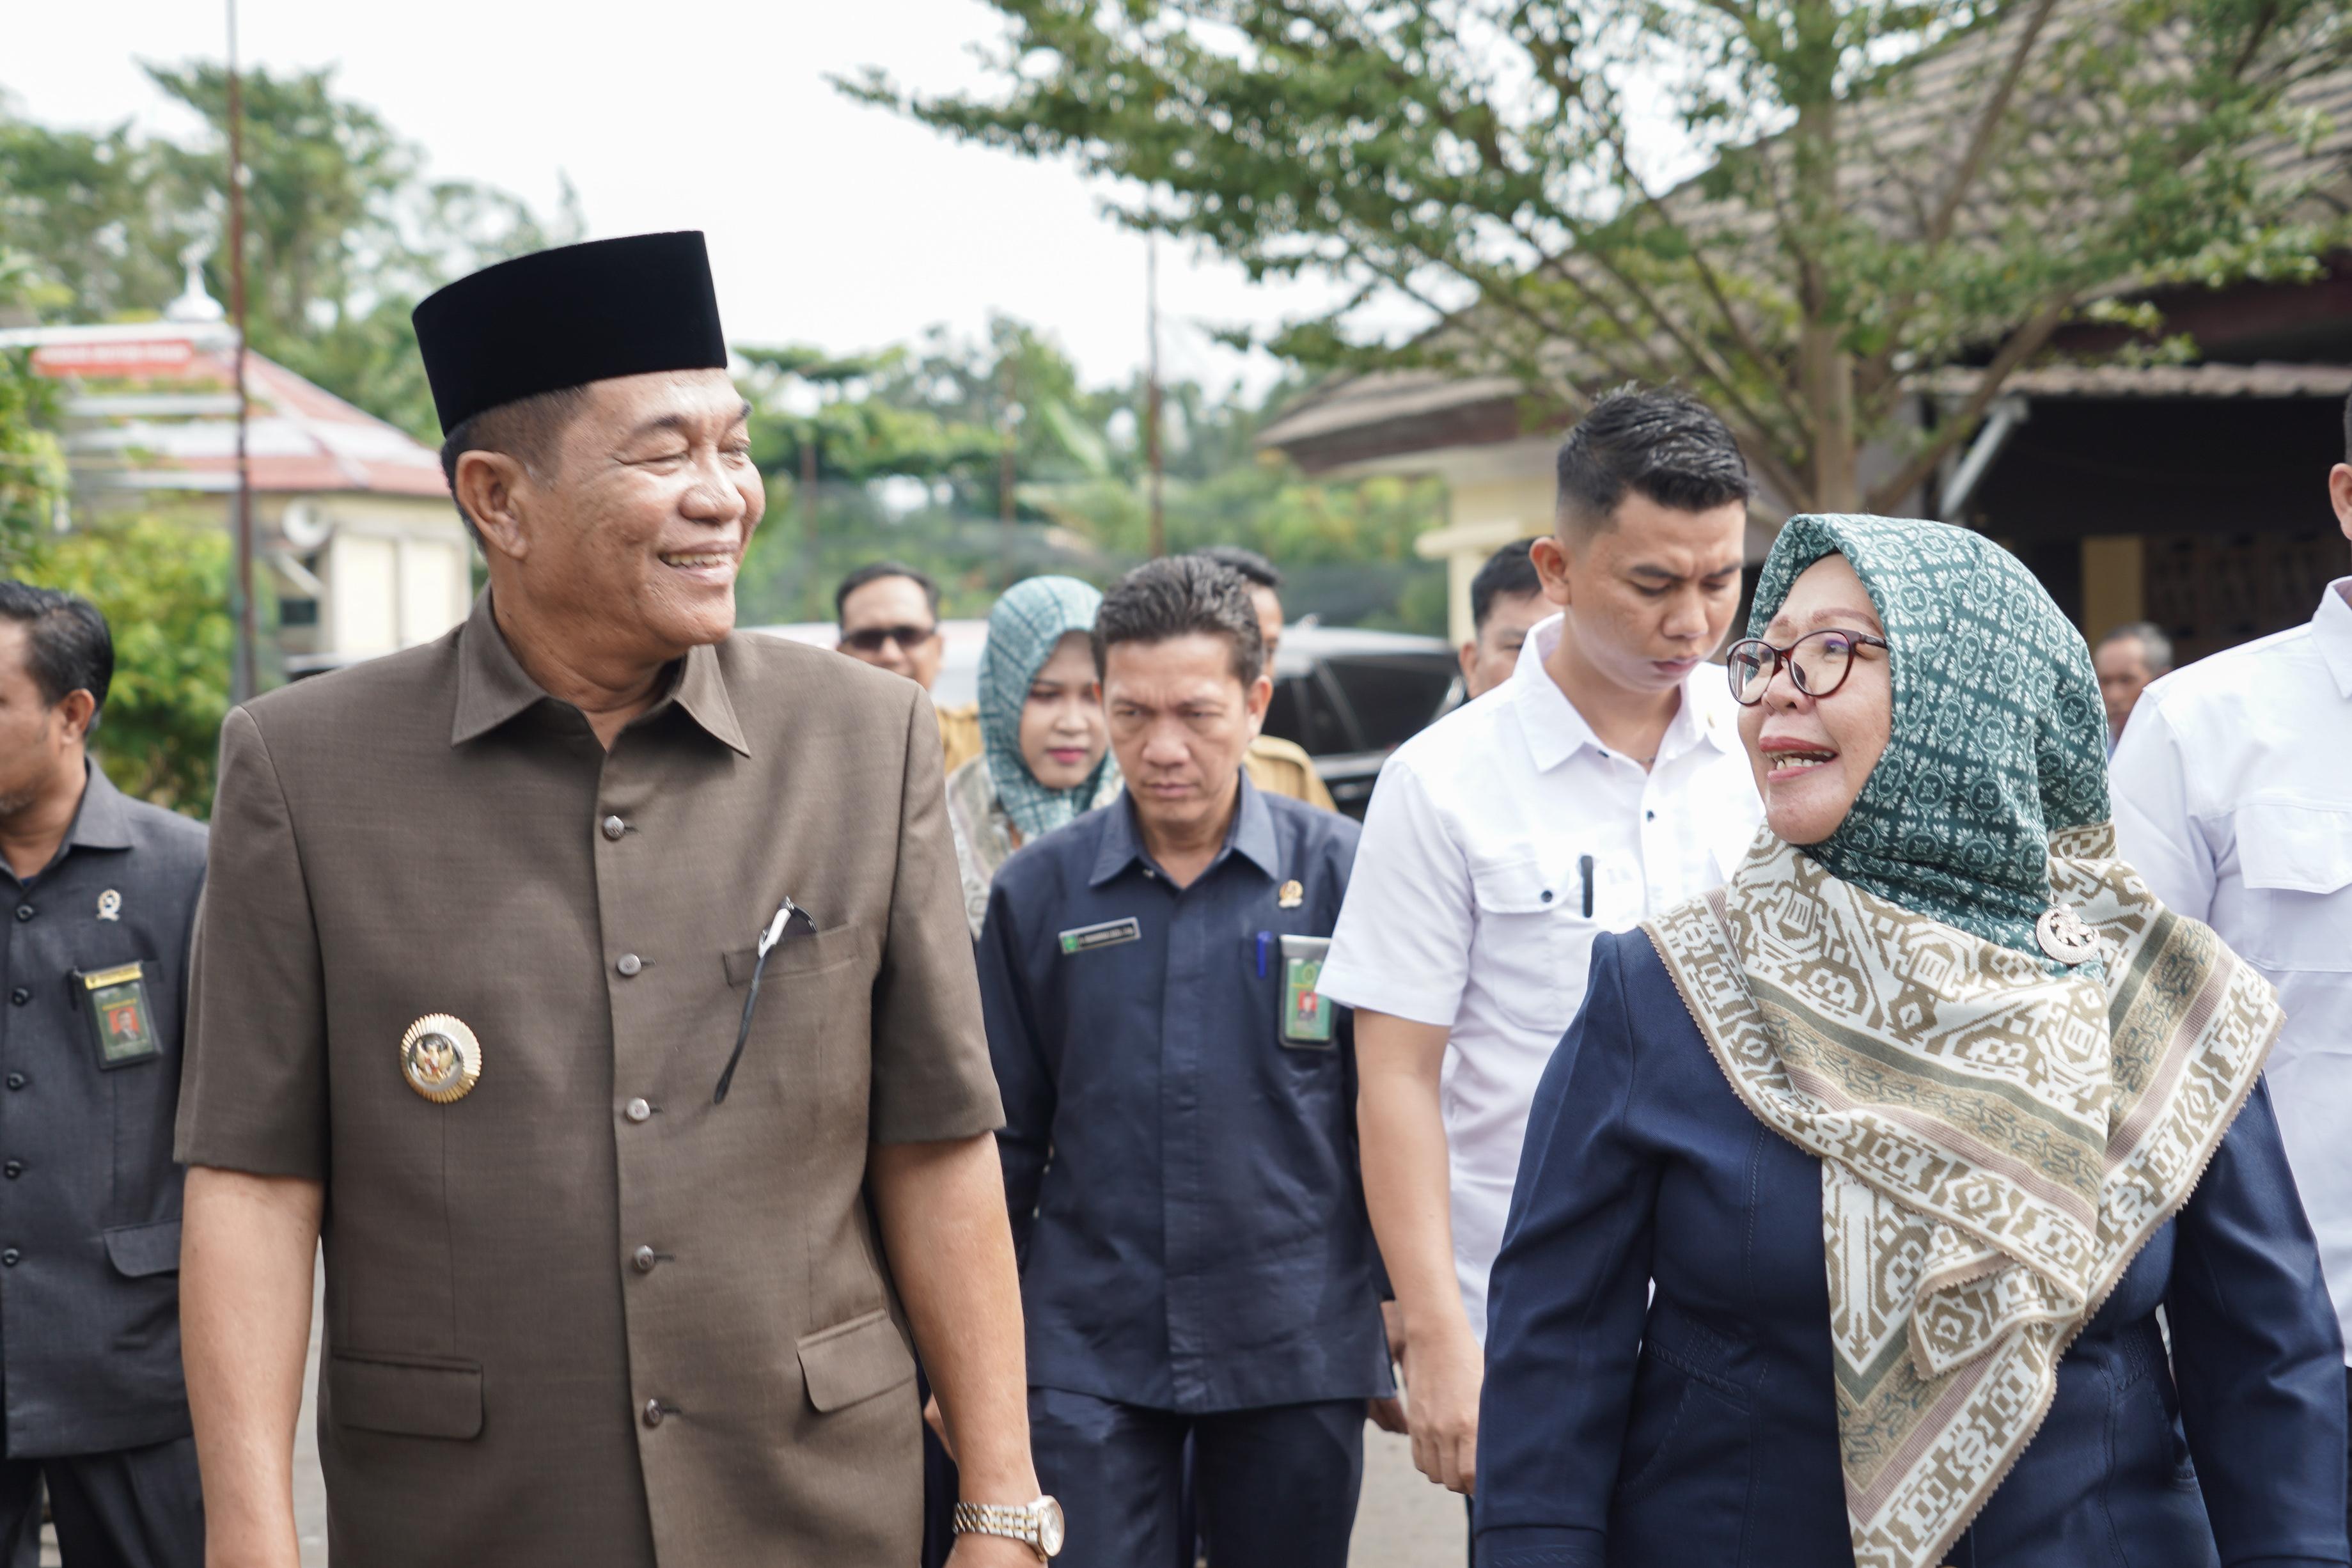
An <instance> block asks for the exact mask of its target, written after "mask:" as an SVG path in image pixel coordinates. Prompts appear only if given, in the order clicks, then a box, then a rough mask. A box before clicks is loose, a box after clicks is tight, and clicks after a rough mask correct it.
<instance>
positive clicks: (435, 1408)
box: [327, 1354, 482, 1437]
mask: <svg viewBox="0 0 2352 1568" xmlns="http://www.w3.org/2000/svg"><path fill="white" fill-rule="evenodd" d="M327 1409H328V1412H329V1414H330V1415H331V1419H332V1420H333V1421H334V1423H335V1424H336V1425H337V1426H354V1427H357V1428H359V1429H360V1430H362V1431H365V1432H392V1433H396V1434H398V1435H399V1436H404V1437H478V1436H481V1433H482V1369H481V1368H480V1367H479V1366H478V1365H476V1364H475V1363H472V1362H466V1361H422V1360H416V1359H413V1358H403V1359H400V1360H397V1361H394V1360H389V1359H385V1358H383V1357H376V1356H363V1355H342V1354H337V1355H335V1356H334V1357H332V1358H331V1360H330V1362H329V1363H328V1367H327Z"/></svg>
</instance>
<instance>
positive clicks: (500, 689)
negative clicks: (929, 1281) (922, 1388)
mask: <svg viewBox="0 0 2352 1568" xmlns="http://www.w3.org/2000/svg"><path fill="white" fill-rule="evenodd" d="M929 708H930V702H929V699H928V698H926V697H925V696H924V694H923V693H922V691H921V689H919V688H918V687H917V686H915V685H914V684H913V683H912V682H911V681H907V680H903V679H897V678H894V677H891V676H889V675H887V674H885V673H883V672H881V671H879V670H876V669H873V668H869V667H867V666H865V665H862V664H859V663H858V662H856V660H855V659H846V658H839V657H838V656H836V655H834V654H832V653H830V652H827V651H824V650H818V649H812V648H803V647H798V646H796V645H793V644H791V643H786V642H782V641H779V640H772V639H768V638H761V637H733V638H730V639H729V640H728V641H726V642H724V643H720V644H718V645H716V646H714V647H699V648H697V649H695V650H694V651H693V652H692V653H691V654H689V655H688V657H687V658H685V659H684V660H683V661H682V663H681V665H680V667H679V668H678V670H677V674H676V676H675V677H674V679H673V683H672V686H671V688H670V690H669V692H668V694H667V696H666V697H665V698H663V700H660V701H659V702H658V703H656V705H655V706H654V708H652V709H651V710H649V711H647V712H646V714H644V715H643V716H641V717H640V718H638V719H637V720H636V721H635V722H633V723H632V724H630V725H629V727H628V728H627V729H626V730H625V731H623V732H622V733H621V735H620V736H619V737H618V739H617V740H616V742H615V743H614V746H613V749H612V750H611V752H609V753H608V752H606V751H605V750H604V747H603V746H601V745H600V744H598V742H597V741H596V738H595V736H594V735H593V733H592V732H591V731H590V730H589V727H588V724H587V721H586V720H585V719H584V718H583V716H582V715H581V713H580V712H579V710H576V709H574V708H572V707H571V706H570V705H569V704H565V703H561V702H558V701H555V700H551V699H550V698H549V697H547V696H546V695H545V694H544V693H543V692H541V690H540V689H539V688H538V687H537V686H535V685H534V684H533V683H532V682H531V680H530V678H529V677H528V676H527V675H526V674H525V673H524V672H523V670H522V668H521V667H520V664H518V663H517V662H516V660H515V658H514V657H513V655H512V654H511V653H510V652H509V650H508V647H507V646H506V643H505V641H504V639H503V638H502V637H500V635H499V632H498V630H497V627H496V626H495V624H494V623H493V621H492V619H491V616H490V612H489V600H488V595H484V596H483V597H482V598H481V599H480V600H478V602H477V603H476V605H475V608H474V613H473V616H472V617H471V618H470V619H469V620H468V621H467V623H466V624H465V625H464V626H460V627H459V628H457V630H456V631H454V632H452V633H450V634H449V635H448V636H446V637H443V638H441V639H440V640H439V641H437V642H436V643H433V644H430V645H428V646H426V647H420V648H415V649H412V650H410V651H408V652H405V653H402V654H397V655H394V656H393V657H391V658H382V659H377V660H374V661H373V662H370V663H367V664H363V665H360V666H357V667H355V668H352V669H351V670H348V671H346V672H344V673H342V674H340V675H332V676H327V677H323V678H321V679H317V680H312V681H306V682H303V683H300V684H299V685H296V686H292V687H289V688H288V689H284V690H281V691H276V692H272V693H270V694H269V695H268V696H265V697H263V698H260V699H259V700H257V701H255V702H253V703H251V704H250V705H248V706H247V707H245V708H241V709H239V710H236V711H235V712H233V713H231V714H230V716H229V719H228V722H227V724H226V727H225V729H224V732H223V738H222V748H221V756H222V765H221V774H220V787H219V795H218V798H217V802H216V805H215V815H214V819H213V837H212V856H211V869H210V872H209V882H208V890H207V892H206V894H205V910H204V913H203V917H202V921H201V924H200V927H199V932H198V936H197V940H196V952H195V958H194V993H193V995H192V997H191V1001H190V1020H191V1043H190V1047H189V1052H188V1062H187V1067H186V1070H185V1074H184V1079H185V1086H186V1087H185V1090H184V1095H183V1098H182V1101H181V1107H180V1123H179V1149H178V1152H179V1157H180V1158H181V1159H182V1160H184V1161H185V1162H187V1163H192V1164H201V1165H209V1166H216V1167H222V1168H226V1169H233V1170H241V1171H248V1172H256V1173H277V1174H285V1175H292V1176H300V1177H305V1178H309V1179H310V1180H314V1181H323V1182H324V1183H325V1185H326V1219H325V1254H326V1324H325V1338H326V1357H325V1367H324V1373H323V1376H322V1377H321V1380H320V1397H319V1446H320V1458H321V1460H322V1461H323V1465H324V1468H325V1472H326V1480H327V1489H328V1515H329V1527H330V1545H331V1555H332V1556H333V1559H334V1562H335V1563H336V1568H371V1565H373V1564H412V1563H414V1564H426V1563H497V1564H499V1565H500V1568H528V1565H536V1564H548V1565H550V1568H553V1565H558V1564H561V1565H564V1568H571V1565H573V1564H578V1563H597V1564H599V1565H600V1568H601V1565H606V1564H619V1565H632V1564H645V1563H656V1562H658V1563H661V1564H663V1565H664V1568H684V1565H691V1564H711V1565H714V1568H716V1565H720V1564H724V1565H727V1568H735V1565H738V1564H742V1563H793V1564H798V1563H809V1564H816V1563H824V1564H836V1563H838V1564H853V1565H864V1564H876V1565H877V1568H878V1565H882V1564H889V1565H891V1568H897V1565H898V1564H901V1563H911V1562H913V1561H914V1559H915V1555H916V1553H917V1551H918V1543H919V1540H920V1535H921V1528H920V1521H919V1506H920V1495H921V1487H920V1457H919V1413H918V1411H917V1408H916V1404H915V1395H914V1385H913V1376H914V1366H913V1363H912V1360H911V1358H910V1356H909V1352H908V1341H907V1336H906V1334H905V1331H904V1330H903V1328H902V1327H901V1323H900V1317H899V1311H898V1304H897V1301H896V1299H895V1297H894V1296H893V1294H892V1292H891V1289H890V1286H889V1283H888V1278H887V1273H886V1271H885V1267H884V1262H883V1259H882V1258H881V1255H880V1247H879V1243H878V1240H877V1237H876V1235H875V1232H874V1229H873V1227H872V1225H871V1223H870V1222H869V1220H868V1217H867V1211H866V1205H865V1204H864V1202H863V1187H864V1183H865V1176H866V1154H867V1146H868V1142H869V1140H872V1141H878V1142H910V1141H924V1140H935V1139H952V1138H963V1137H968V1136H971V1135H973V1134H976V1133H980V1132H982V1131H988V1130H990V1129H992V1128H993V1127H995V1126H996V1125H997V1124H998V1122H999V1121H1000V1120H1001V1117H1000V1112H999V1107H998V1101H997V1095H996V1089H995V1085H994V1082H993V1079H992V1075H991V1072H990V1068H989V1060H988V1053H987V1047H986V1044H985V1041H984V1038H983V1037H982V1030H981V1026H980V1015H979V1006H978V994H977V989H976V985H975V982H974V978H973V973H972V963H971V937H970V935H969V934H968V932H967V931H966V929H965V926H964V921H963V918H962V910H961V900H960V898H959V896H958V888H957V877H956V866H955V857H954V853H953V850H952V848H951V847H950V842H949V837H948V831H947V826H946V817H945V802H944V796H943V791H942V784H941V778H940V761H939V749H938V745H937V731H936V729H935V727H934V726H933V724H932V723H931V721H930V719H929ZM786 897H789V898H790V899H791V900H793V902H794V903H795V904H797V905H799V906H800V907H802V908H803V909H804V910H807V911H808V913H809V914H810V915H811V916H812V917H814V925H815V928H816V929H815V931H814V934H812V933H811V932H810V931H807V930H805V929H803V926H802V923H801V922H799V921H793V923H792V924H791V925H790V926H789V927H788V928H787V933H786V934H785V936H784V937H783V939H782V942H780V943H779V945H778V946H777V947H776V948H775V950H774V951H773V952H772V954H771V955H770V957H769V960H768V963H767V967H766V971H765V973H764V975H763V977H762V979H761V990H760V994H759V1000H758V1006H757V1010H756V1013H755V1015H754V1016H753V1020H752V1026H751V1033H750V1037H749V1040H748V1043H747V1045H746V1047H745V1049H744V1052H743V1057H742V1061H741V1065H740V1068H738V1070H737V1072H736V1074H735V1078H734V1081H733V1084H732V1087H731V1089H730V1093H729V1096H728V1099H727V1100H726V1102H725V1103H724V1104H713V1103H712V1092H713V1090H714V1089H715V1088H716V1086H717V1084H718V1081H719V1074H720V1072H721V1071H722V1070H723V1069H724V1068H725V1066H726V1064H727V1059H728V1054H729V1051H730V1049H731V1048H732V1047H733V1045H734V1041H735V1037H736V1031H737V1027H738V1024H739V1020H740V1018H741V1016H742V1015H743V1010H744V999H745V995H746V993H747V988H748V986H749V985H750V983H751V978H752V969H753V963H754V950H755V945H756V943H757V941H758V939H759V937H760V935H761V932H762V931H763V930H764V929H765V928H766V926H767V925H768V923H769V921H770V919H771V917H772V915H773V914H774V913H775V912H776V910H777V908H778V905H779V903H780V901H781V900H783V899H784V898H786ZM435 1013H446V1014H450V1015H454V1016H456V1017H457V1018H458V1019H460V1020H462V1021H463V1022H464V1023H465V1024H466V1025H467V1026H469V1027H470V1028H471V1030H472V1032H473V1033H474V1035H475V1036H476V1037H478V1039H479V1041H480V1046H481V1070H480V1079H479V1082H478V1084H477V1085H476V1086H475V1088H474V1089H472V1091H471V1092H470V1093H468V1094H467V1095H466V1096H465V1097H464V1098H462V1099H459V1100H455V1101H454V1102H451V1103H447V1104H436V1103H435V1102H433V1101H431V1100H427V1099H425V1098H424V1096H423V1095H422V1094H421V1093H419V1092H418V1091H416V1090H415V1089H412V1088H411V1087H410V1085H409V1082H408V1080H407V1079H405V1078H404V1071H403V1067H402V1062H401V1044H402V1037H403V1035H404V1032H405V1031H406V1030H407V1029H408V1027H409V1026H410V1025H411V1024H412V1023H413V1022H414V1021H415V1020H417V1019H419V1018H422V1017H424V1016H426V1015H428V1014H435Z"/></svg>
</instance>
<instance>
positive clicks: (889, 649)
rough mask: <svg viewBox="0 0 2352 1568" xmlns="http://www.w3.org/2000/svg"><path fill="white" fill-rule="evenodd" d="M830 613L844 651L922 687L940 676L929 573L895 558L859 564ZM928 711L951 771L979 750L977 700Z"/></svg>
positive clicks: (941, 645) (943, 643) (940, 643)
mask: <svg viewBox="0 0 2352 1568" xmlns="http://www.w3.org/2000/svg"><path fill="white" fill-rule="evenodd" d="M833 613H834V619H835V622H836V624H838V625H839V626H840V627H841V641H840V642H839V644H837V645H836V646H837V647H839V648H840V650H841V651H842V652H843V653H845V654H847V655H848V656H849V657H850V658H854V659H856V660H857V661H858V662H859V663H861V664H870V665H872V666H874V667H875V668H877V669H887V670H888V671H889V672H890V673H891V674H893V675H903V676H905V677H906V678H907V679H909V680H911V681H913V682H914V683H915V684H916V685H918V686H919V687H921V688H922V689H924V690H926V691H929V689H931V685H932V683H933V682H934V681H936V680H938V679H939V678H940V657H941V655H943V654H944V653H946V651H947V639H946V638H945V637H941V636H940V585H939V584H937V583H935V582H933V581H932V580H931V577H930V575H929V574H928V573H924V572H918V571H916V570H915V569H914V568H913V567H912V566H908V565H906V564H904V563H900V562H897V561H877V562H874V563H871V564H870V565H866V566H860V567H859V568H858V569H857V570H856V571H855V572H852V573H851V574H849V575H848V576H846V577H844V578H843V579H842V580H841V586H840V587H838V588H835V590H834V591H833ZM931 711H932V712H933V713H935V714H937V715H938V716H939V721H940V752H941V754H942V756H943V759H944V760H945V762H946V764H947V771H948V772H949V773H953V772H955V771H956V769H958V768H960V767H961V766H963V764H964V763H968V762H970V761H971V760H972V758H974V757H976V756H978V755H980V748H981V740H980V704H978V703H977V702H967V703H964V704H963V705H961V707H955V708H940V707H934V708H933V709H932V710H931Z"/></svg>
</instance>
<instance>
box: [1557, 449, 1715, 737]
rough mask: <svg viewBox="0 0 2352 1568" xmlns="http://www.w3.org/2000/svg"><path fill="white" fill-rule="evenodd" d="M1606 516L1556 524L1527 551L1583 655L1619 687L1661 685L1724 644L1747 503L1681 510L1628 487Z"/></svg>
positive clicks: (1660, 688) (1566, 633) (1645, 689)
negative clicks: (1596, 525)
mask: <svg viewBox="0 0 2352 1568" xmlns="http://www.w3.org/2000/svg"><path fill="white" fill-rule="evenodd" d="M1611 515H1612V521H1611V523H1610V525H1609V526H1606V527H1603V528H1600V529H1598V530H1595V531H1591V532H1586V531H1583V530H1581V529H1580V528H1579V527H1578V526H1577V525H1576V524H1574V523H1573V522H1563V523H1562V524H1561V531H1560V532H1559V533H1558V534H1556V535H1554V536H1552V537H1550V538H1546V539H1538V540H1537V541H1536V542H1535V546H1534V549H1533V550H1532V552H1530V554H1531V559H1532V560H1533V561H1534V562H1535V566H1536V573H1537V574H1538V576H1540V577H1541V578H1542V579H1543V591H1544V597H1545V598H1547V599H1548V600H1549V601H1550V602H1551V603H1552V604H1554V605H1560V606H1562V607H1564V608H1565V609H1566V610H1567V611H1568V620H1567V623H1566V625H1565V626H1564V627H1563V629H1562V634H1561V635H1562V637H1563V638H1573V639H1574V641H1575V647H1576V652H1577V656H1578V657H1579V658H1580V659H1581V661H1582V662H1583V663H1585V664H1586V665H1588V666H1590V667H1591V668H1592V669H1593V670H1594V671H1595V672H1597V673H1598V674H1599V675H1600V676H1601V678H1602V679H1605V680H1606V681H1608V682H1609V683H1610V684H1611V685H1612V686H1615V687H1617V688H1619V689H1621V690H1624V691H1629V692H1641V693H1651V694H1655V693H1660V692H1664V691H1667V690H1670V689H1673V688H1674V687H1675V686H1677V685H1679V684H1681V682H1682V679H1683V678H1684V677H1685V676H1687V675H1688V674H1690V672H1691V671H1692V670H1694V669H1696V668H1698V667H1699V665H1700V664H1701V663H1702V662H1704V661H1705V660H1706V657H1707V656H1708V655H1709V654H1711V653H1713V652H1715V650H1716V649H1717V647H1721V646H1722V643H1723V635H1724V633H1725V632H1727V631H1728V630H1729V629H1730V627H1731V617H1732V616H1734V615H1735V614H1737V613H1738V609H1739V568H1740V563H1741V560H1742V556H1743V550H1744V546H1745V544H1746V542H1747V534H1748V503H1747V502H1746V501H1744V500H1735V501H1729V502H1727V503H1725V504H1724V505H1722V506H1718V507H1711V508H1709V509H1707V510H1705V511H1684V510H1679V509H1677V508H1675V507H1670V506H1663V505H1661V504H1659V503H1658V502H1656V501H1654V500H1651V499H1650V498H1649V497H1647V496H1645V495H1643V493H1642V492H1641V491H1639V490H1628V491H1626V492H1625V499H1624V500H1622V501H1620V502H1619V503H1618V506H1617V510H1615V511H1614V512H1613V513H1612V514H1611Z"/></svg>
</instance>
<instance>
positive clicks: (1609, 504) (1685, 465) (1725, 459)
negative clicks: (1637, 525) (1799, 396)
mask: <svg viewBox="0 0 2352 1568" xmlns="http://www.w3.org/2000/svg"><path fill="white" fill-rule="evenodd" d="M1629 489H1633V490H1639V491H1641V493H1642V494H1643V495H1644V496H1646V497H1647V498H1649V499H1650V500H1654V501H1655V502H1657V503H1658V504H1659V505H1660V506H1663V507H1672V508H1673V509H1674V510H1676V511H1707V510H1712V509H1714V508H1716V507H1719V506H1724V505H1727V504H1728V503H1730V502H1732V501H1736V500H1737V501H1744V500H1747V499H1748V495H1749V493H1750V487H1749V484H1748V460H1747V459H1746V458H1742V457H1741V456H1740V455H1739V443H1738V441H1736V440H1734V439H1733V438H1732V435H1731V431H1730V430H1729V429H1728V428H1727V426H1725V425H1724V423H1723V421H1722V420H1720V419H1718V418H1717V417H1716V416H1715V410H1713V409H1711V408H1709V407H1708V406H1707V405H1706V404H1704V403H1701V402H1700V401H1699V400H1698V399H1697V398H1696V397H1692V396H1689V395H1686V394H1684V393H1680V392H1675V391H1673V390H1671V389H1667V388H1663V387H1661V388H1653V389H1643V388H1641V387H1635V386H1630V385H1629V386H1622V387H1619V388H1618V389H1617V390H1616V391H1614V392H1611V393H1606V394H1604V395H1602V396H1601V399H1600V401H1599V402H1597V403H1595V404H1593V405H1592V411H1591V413H1589V414H1587V415H1586V416H1584V417H1583V418H1581V419H1580V420H1578V421H1577V423H1576V428H1575V429H1573V430H1570V432H1569V433H1568V439H1567V440H1565V441H1562V442H1561V443H1560V444H1559V521H1560V522H1561V523H1562V524H1563V525H1564V526H1565V527H1568V528H1570V529H1573V530H1575V531H1578V532H1580V533H1582V534H1586V535H1591V534H1594V533H1598V532H1601V531H1602V530H1604V529H1607V528H1609V527H1611V526H1612V525H1613V524H1614V523H1615V521H1616V516H1617V508H1618V507H1619V505H1620V504H1622V502H1623V501H1624V500H1625V492H1626V491H1627V490H1629Z"/></svg>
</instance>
